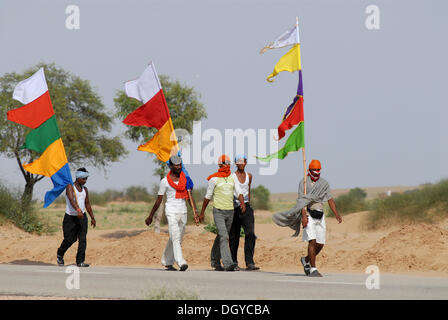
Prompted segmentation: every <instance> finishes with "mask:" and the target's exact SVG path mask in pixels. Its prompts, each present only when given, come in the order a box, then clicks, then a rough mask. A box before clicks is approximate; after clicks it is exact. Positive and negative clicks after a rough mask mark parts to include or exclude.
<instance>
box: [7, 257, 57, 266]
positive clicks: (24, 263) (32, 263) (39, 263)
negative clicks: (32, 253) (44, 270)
mask: <svg viewBox="0 0 448 320" xmlns="http://www.w3.org/2000/svg"><path fill="white" fill-rule="evenodd" d="M8 264H16V265H21V266H54V265H55V264H53V263H47V262H42V261H31V260H28V259H23V260H14V261H10V262H8Z"/></svg>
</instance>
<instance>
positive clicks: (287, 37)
mask: <svg viewBox="0 0 448 320" xmlns="http://www.w3.org/2000/svg"><path fill="white" fill-rule="evenodd" d="M298 43H300V39H299V25H298V24H296V25H295V26H294V27H293V28H291V29H290V30H288V31H286V32H284V33H283V34H282V35H281V36H280V37H278V38H277V39H276V40H275V41H274V42H272V43H271V44H269V45H267V46H265V47H264V48H263V49H261V51H260V54H261V53H264V52H265V51H267V50H268V49H277V48H283V47H286V46H289V45H295V44H298Z"/></svg>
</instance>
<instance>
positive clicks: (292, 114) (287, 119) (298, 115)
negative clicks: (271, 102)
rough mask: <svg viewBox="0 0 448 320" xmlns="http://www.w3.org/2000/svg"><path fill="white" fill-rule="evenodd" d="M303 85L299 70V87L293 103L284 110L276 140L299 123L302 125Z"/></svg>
mask: <svg viewBox="0 0 448 320" xmlns="http://www.w3.org/2000/svg"><path fill="white" fill-rule="evenodd" d="M303 121H304V115H303V84H302V70H299V86H298V87H297V95H296V96H295V97H294V100H293V102H292V103H291V104H290V105H289V107H288V108H287V109H286V112H285V115H284V116H283V121H282V123H281V124H280V126H279V127H278V139H279V140H280V139H281V138H283V137H284V136H285V131H286V130H289V129H291V128H292V127H293V126H295V125H296V124H299V123H303Z"/></svg>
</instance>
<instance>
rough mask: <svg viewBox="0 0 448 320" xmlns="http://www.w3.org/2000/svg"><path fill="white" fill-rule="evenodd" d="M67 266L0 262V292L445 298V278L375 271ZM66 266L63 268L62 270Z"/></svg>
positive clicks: (225, 297)
mask: <svg viewBox="0 0 448 320" xmlns="http://www.w3.org/2000/svg"><path fill="white" fill-rule="evenodd" d="M72 268H73V266H65V267H58V266H52V265H16V264H14V265H13V264H0V296H8V295H18V296H47V297H70V298H93V299H99V298H106V299H144V298H145V296H147V295H148V294H157V293H158V292H161V290H165V291H166V292H170V293H174V292H176V291H177V290H182V291H183V292H184V293H187V294H192V295H193V296H197V298H198V299H201V300H208V299H213V300H303V299H313V300H315V299H323V300H331V299H344V300H347V299H348V300H358V299H363V300H376V299H382V300H384V299H386V300H390V299H392V300H394V299H397V300H398V299H400V300H402V299H404V300H408V299H411V300H412V299H419V300H421V299H423V300H424V299H431V300H433V299H434V300H437V299H443V300H446V299H448V279H447V278H437V277H416V276H403V275H392V274H380V275H379V280H380V281H379V288H378V289H375V288H374V289H368V288H367V286H366V280H367V278H368V277H369V275H367V274H334V273H329V274H328V273H323V275H324V277H322V278H310V277H306V276H305V275H304V274H303V273H301V272H300V270H298V272H297V273H282V272H263V271H251V272H249V271H239V272H218V271H212V270H187V271H185V272H180V271H165V270H163V269H146V268H123V267H95V266H92V267H89V268H79V289H77V288H76V284H77V283H78V282H77V281H76V275H75V273H74V272H73V270H72ZM67 272H68V273H67Z"/></svg>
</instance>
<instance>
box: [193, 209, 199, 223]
mask: <svg viewBox="0 0 448 320" xmlns="http://www.w3.org/2000/svg"><path fill="white" fill-rule="evenodd" d="M194 223H195V224H196V225H197V226H198V225H199V215H198V212H197V211H196V210H195V211H194Z"/></svg>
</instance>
